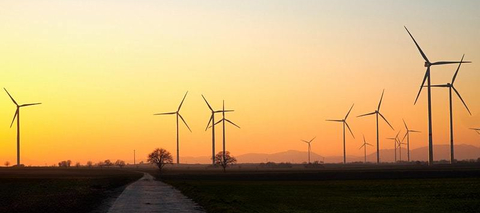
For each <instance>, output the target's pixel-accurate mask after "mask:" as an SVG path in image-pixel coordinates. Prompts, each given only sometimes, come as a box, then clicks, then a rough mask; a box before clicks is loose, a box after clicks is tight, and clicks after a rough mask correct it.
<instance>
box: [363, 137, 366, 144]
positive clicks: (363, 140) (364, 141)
mask: <svg viewBox="0 0 480 213" xmlns="http://www.w3.org/2000/svg"><path fill="white" fill-rule="evenodd" d="M363 143H364V144H365V143H367V141H365V135H363Z"/></svg>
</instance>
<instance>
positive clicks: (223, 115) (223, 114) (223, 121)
mask: <svg viewBox="0 0 480 213" xmlns="http://www.w3.org/2000/svg"><path fill="white" fill-rule="evenodd" d="M232 111H233V110H232ZM225 121H226V122H228V123H230V124H232V125H233V126H235V127H237V128H239V129H240V126H238V125H237V124H235V123H233V122H232V121H230V120H228V119H226V118H225V100H224V101H223V106H222V119H220V120H219V121H217V122H216V123H214V124H213V125H212V126H211V127H212V128H213V126H215V125H217V124H219V123H220V122H222V125H223V156H222V158H223V160H224V161H225Z"/></svg>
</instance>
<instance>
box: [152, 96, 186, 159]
mask: <svg viewBox="0 0 480 213" xmlns="http://www.w3.org/2000/svg"><path fill="white" fill-rule="evenodd" d="M187 94H188V91H187V92H186V93H185V96H183V99H182V102H180V105H179V106H178V108H177V111H175V112H165V113H156V114H154V115H175V116H176V118H177V119H176V123H177V164H180V136H179V131H178V118H180V119H181V120H182V121H183V123H184V124H185V126H187V128H188V130H190V132H192V130H191V129H190V127H189V126H188V124H187V122H186V121H185V119H183V117H182V115H181V114H180V109H181V108H182V104H183V101H185V98H186V97H187Z"/></svg>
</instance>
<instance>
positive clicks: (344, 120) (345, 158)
mask: <svg viewBox="0 0 480 213" xmlns="http://www.w3.org/2000/svg"><path fill="white" fill-rule="evenodd" d="M354 105H355V104H352V107H350V110H348V112H347V115H345V118H343V119H342V120H327V121H332V122H341V123H342V124H343V164H346V163H347V152H346V150H345V126H346V127H347V128H348V131H350V134H352V137H353V138H355V135H353V132H352V130H351V129H350V126H349V125H348V123H347V118H348V115H349V114H350V112H351V111H352V109H353V106H354Z"/></svg>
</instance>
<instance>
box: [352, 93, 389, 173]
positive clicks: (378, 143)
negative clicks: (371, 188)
mask: <svg viewBox="0 0 480 213" xmlns="http://www.w3.org/2000/svg"><path fill="white" fill-rule="evenodd" d="M384 93H385V90H383V91H382V97H380V102H379V103H378V107H377V110H375V111H373V112H371V113H367V114H363V115H359V116H357V117H363V116H369V115H375V121H376V123H377V164H379V163H380V137H379V136H380V133H379V131H378V116H379V115H380V117H382V119H383V120H384V121H385V122H387V124H388V126H390V128H392V130H394V129H393V126H392V125H390V123H389V122H388V121H387V119H386V118H385V117H384V116H383V115H382V113H380V107H381V106H382V100H383V94H384Z"/></svg>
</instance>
